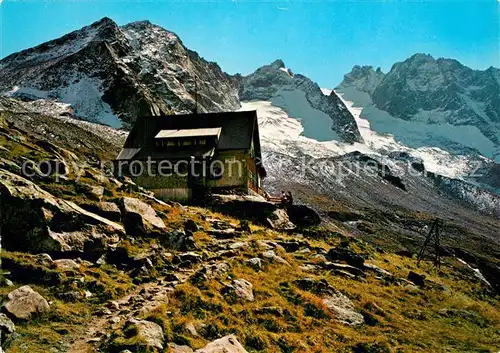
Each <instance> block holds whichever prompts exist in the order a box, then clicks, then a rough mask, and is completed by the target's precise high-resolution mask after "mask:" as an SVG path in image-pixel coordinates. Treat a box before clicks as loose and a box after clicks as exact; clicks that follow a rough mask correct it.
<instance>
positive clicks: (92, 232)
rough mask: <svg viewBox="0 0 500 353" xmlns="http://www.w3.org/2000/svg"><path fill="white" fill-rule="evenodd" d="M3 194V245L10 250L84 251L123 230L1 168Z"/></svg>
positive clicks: (113, 239) (0, 220) (114, 238)
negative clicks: (87, 247)
mask: <svg viewBox="0 0 500 353" xmlns="http://www.w3.org/2000/svg"><path fill="white" fill-rule="evenodd" d="M0 193H1V194H2V197H1V199H0V207H1V209H2V217H1V218H0V226H1V227H2V246H3V247H4V248H5V249H7V250H11V251H24V252H36V253H40V252H62V251H78V252H83V251H84V249H85V247H86V246H88V245H91V244H92V243H94V242H100V243H112V242H116V241H117V240H118V237H119V236H120V235H122V234H123V231H124V229H123V227H122V226H121V225H119V224H117V223H114V222H112V221H110V220H108V219H105V218H103V217H100V216H98V215H96V214H93V213H91V212H88V211H86V210H84V209H82V208H80V207H79V206H77V205H76V204H74V203H73V202H70V201H66V200H61V199H58V198H56V197H54V196H53V195H52V194H50V193H48V192H47V191H45V190H43V189H41V188H40V187H39V186H37V185H36V184H34V183H33V182H31V181H29V180H27V179H25V178H23V177H21V176H18V175H16V174H12V173H10V172H8V171H5V170H1V169H0Z"/></svg>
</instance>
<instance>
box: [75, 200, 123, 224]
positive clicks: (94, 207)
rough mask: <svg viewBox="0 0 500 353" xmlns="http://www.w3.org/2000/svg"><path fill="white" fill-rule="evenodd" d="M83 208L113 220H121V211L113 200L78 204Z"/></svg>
mask: <svg viewBox="0 0 500 353" xmlns="http://www.w3.org/2000/svg"><path fill="white" fill-rule="evenodd" d="M80 207H82V208H83V209H85V210H87V211H89V212H92V213H95V214H97V215H99V216H101V217H104V218H106V219H109V220H110V221H113V222H120V221H121V211H120V208H119V207H118V205H117V204H115V203H113V202H99V203H97V204H83V205H80Z"/></svg>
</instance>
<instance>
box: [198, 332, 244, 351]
mask: <svg viewBox="0 0 500 353" xmlns="http://www.w3.org/2000/svg"><path fill="white" fill-rule="evenodd" d="M195 353H247V351H246V350H245V348H243V346H242V345H241V343H240V342H238V339H237V338H236V336H234V335H229V336H225V337H222V338H219V339H217V340H215V341H213V342H210V343H209V344H207V345H206V346H205V347H204V348H201V349H198V350H196V351H195Z"/></svg>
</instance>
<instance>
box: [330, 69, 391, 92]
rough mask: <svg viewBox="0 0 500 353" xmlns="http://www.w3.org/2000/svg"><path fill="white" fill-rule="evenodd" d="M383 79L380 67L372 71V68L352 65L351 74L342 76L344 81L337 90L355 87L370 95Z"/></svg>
mask: <svg viewBox="0 0 500 353" xmlns="http://www.w3.org/2000/svg"><path fill="white" fill-rule="evenodd" d="M383 78H384V73H383V72H382V70H381V69H380V67H378V68H377V70H373V66H368V65H367V66H359V65H354V67H353V68H352V70H351V72H349V73H348V74H346V75H344V80H343V81H342V82H341V84H340V85H339V86H338V87H337V89H340V90H342V89H343V88H347V87H356V88H357V89H359V90H360V91H363V92H368V93H371V92H373V90H374V89H375V88H376V86H377V85H378V84H379V83H380V82H381V81H382V79H383Z"/></svg>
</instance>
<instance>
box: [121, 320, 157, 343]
mask: <svg viewBox="0 0 500 353" xmlns="http://www.w3.org/2000/svg"><path fill="white" fill-rule="evenodd" d="M127 325H133V326H135V327H136V328H137V333H138V336H140V337H141V338H142V339H143V340H144V341H145V342H146V344H147V345H148V346H150V347H154V348H157V349H163V344H164V341H165V336H164V333H163V329H162V328H161V326H160V325H158V324H156V323H154V322H151V321H146V320H136V319H129V320H128V321H127V323H126V324H125V326H127Z"/></svg>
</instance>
